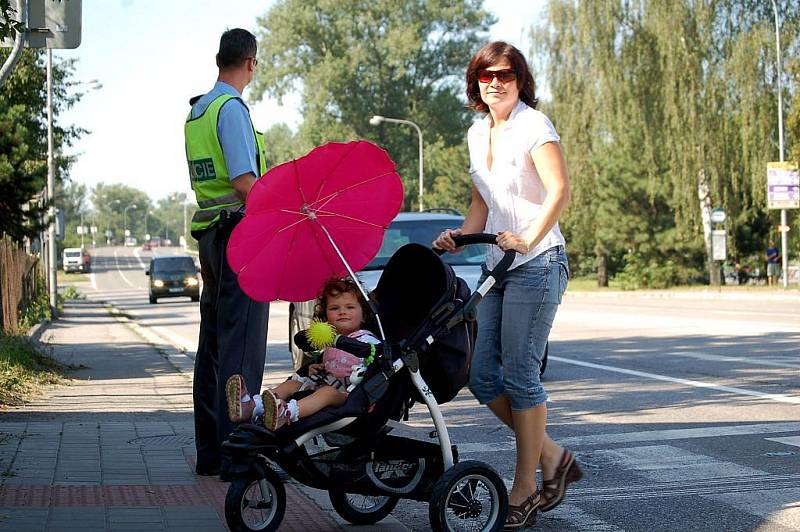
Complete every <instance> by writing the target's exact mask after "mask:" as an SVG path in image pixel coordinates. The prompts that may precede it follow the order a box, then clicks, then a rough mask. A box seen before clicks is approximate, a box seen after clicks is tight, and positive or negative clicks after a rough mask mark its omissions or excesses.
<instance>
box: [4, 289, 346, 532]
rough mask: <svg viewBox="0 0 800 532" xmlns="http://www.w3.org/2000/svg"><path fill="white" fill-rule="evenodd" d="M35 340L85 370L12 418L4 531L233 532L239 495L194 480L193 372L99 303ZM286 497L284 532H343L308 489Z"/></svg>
mask: <svg viewBox="0 0 800 532" xmlns="http://www.w3.org/2000/svg"><path fill="white" fill-rule="evenodd" d="M34 336H35V339H37V340H38V341H39V342H40V343H41V345H42V346H43V348H44V349H45V350H46V351H48V352H50V354H51V355H52V356H53V357H54V358H56V359H57V360H59V361H61V362H64V363H67V364H72V365H73V366H77V367H79V369H77V370H76V371H74V372H72V373H71V377H73V379H75V380H74V381H73V382H72V384H71V385H70V386H58V387H53V388H52V389H48V390H43V392H42V394H41V396H40V397H38V398H37V399H36V400H35V401H33V402H32V403H29V404H27V405H25V406H24V407H20V408H13V409H10V410H7V411H5V412H3V413H2V415H0V531H5V530H9V531H11V530H13V531H20V530H25V531H28V530H41V531H50V530H54V531H55V530H58V531H62V530H66V531H69V530H75V531H78V530H80V531H94V530H97V531H102V530H112V531H137V530H147V531H148V532H156V531H161V530H163V531H176V532H177V531H187V532H188V531H191V532H201V531H220V530H227V527H226V526H225V518H224V500H225V492H226V490H227V487H228V484H227V483H223V482H220V481H219V480H218V479H216V478H209V477H198V476H196V475H195V474H194V472H193V471H194V468H193V465H194V428H193V421H192V394H191V392H192V382H191V373H190V372H188V371H186V369H187V367H186V365H185V364H184V368H183V369H184V371H183V372H181V371H179V370H178V369H177V368H176V366H175V365H174V364H172V363H171V362H170V361H169V360H168V358H167V353H165V352H163V351H161V350H158V349H156V348H155V347H154V346H152V345H151V344H150V343H148V342H147V341H145V340H143V339H142V337H141V336H140V335H138V334H137V333H136V332H135V330H134V328H133V327H131V326H129V325H126V324H125V323H124V322H123V321H121V320H118V319H117V318H115V317H114V316H113V315H112V314H110V313H109V311H108V310H107V309H106V308H105V307H104V306H103V304H102V303H98V302H89V301H69V302H67V303H66V304H65V306H64V313H63V316H62V318H61V319H60V320H58V321H57V322H54V323H50V324H47V325H45V326H43V327H41V328H40V329H39V330H38V331H37V332H36V333H35V335H34ZM170 358H172V357H170ZM286 495H287V508H286V517H285V518H284V520H283V525H282V526H281V530H287V531H291V530H297V531H306V530H320V531H328V530H341V529H342V527H341V526H340V525H339V524H338V523H337V521H336V520H335V519H334V518H333V517H332V515H330V512H326V511H324V510H323V509H322V508H320V506H318V505H317V504H316V503H314V502H313V501H312V500H311V499H310V498H309V497H307V496H306V495H305V494H304V493H303V492H301V491H300V490H298V488H297V485H296V484H293V483H291V482H290V483H287V484H286Z"/></svg>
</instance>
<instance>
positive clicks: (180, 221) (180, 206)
mask: <svg viewBox="0 0 800 532" xmlns="http://www.w3.org/2000/svg"><path fill="white" fill-rule="evenodd" d="M184 205H186V220H185V221H186V232H187V235H186V241H187V243H188V244H189V245H190V246H192V247H193V248H194V247H196V241H195V240H194V239H193V238H192V237H191V234H188V233H189V232H190V231H191V223H192V215H193V214H194V211H195V208H196V207H195V206H194V202H193V201H189V200H188V199H187V196H186V194H185V193H183V192H173V193H172V194H169V195H168V196H167V197H166V198H162V199H160V200H158V201H157V202H156V207H155V208H154V216H155V219H156V223H157V227H156V228H157V229H158V230H159V232H158V233H156V232H154V231H151V233H152V234H154V235H155V234H158V235H159V236H161V237H162V238H165V239H169V240H171V241H172V243H173V244H174V245H176V246H177V245H178V242H179V241H180V237H181V236H183V227H184Z"/></svg>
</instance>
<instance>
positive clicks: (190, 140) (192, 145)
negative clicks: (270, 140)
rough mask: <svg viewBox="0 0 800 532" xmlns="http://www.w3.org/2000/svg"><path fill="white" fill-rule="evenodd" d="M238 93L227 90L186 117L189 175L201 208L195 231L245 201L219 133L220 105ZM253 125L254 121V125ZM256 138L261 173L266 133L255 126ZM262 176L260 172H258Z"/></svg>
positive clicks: (195, 219)
mask: <svg viewBox="0 0 800 532" xmlns="http://www.w3.org/2000/svg"><path fill="white" fill-rule="evenodd" d="M232 99H237V100H240V98H237V97H236V96H232V95H230V94H223V95H221V96H219V97H217V98H216V99H215V100H214V101H212V102H211V103H210V104H209V105H208V107H207V108H206V110H205V111H204V112H203V114H201V115H200V116H198V117H196V118H192V114H191V112H190V113H189V116H188V117H187V119H186V124H185V126H184V134H185V137H186V159H187V162H188V163H189V176H190V178H191V182H192V190H194V193H195V197H196V198H197V205H198V207H199V209H198V210H197V212H195V213H194V216H193V217H192V232H196V231H202V230H204V229H207V228H209V227H211V226H212V225H214V224H215V223H217V221H218V220H219V215H220V213H221V212H222V211H229V212H235V211H238V210H239V209H240V208H241V206H242V201H241V200H240V199H239V195H238V194H236V190H235V189H234V188H233V185H232V184H231V182H230V176H229V175H228V167H227V166H226V165H225V155H224V154H223V152H222V144H220V141H219V135H218V133H217V119H218V118H219V112H220V109H222V106H223V105H225V104H226V103H228V102H229V101H230V100H232ZM252 126H253V123H252V121H251V122H250V127H252ZM253 136H254V137H255V141H256V150H257V151H256V162H257V164H258V169H259V174H260V175H263V174H264V172H266V171H267V164H266V161H265V159H264V136H263V135H262V134H261V133H259V132H257V131H256V130H255V128H253ZM256 177H259V176H256Z"/></svg>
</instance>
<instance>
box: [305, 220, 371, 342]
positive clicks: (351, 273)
mask: <svg viewBox="0 0 800 532" xmlns="http://www.w3.org/2000/svg"><path fill="white" fill-rule="evenodd" d="M317 223H319V222H317ZM319 226H320V227H321V228H322V231H323V232H324V233H325V236H327V237H328V241H329V242H330V243H331V246H333V249H334V251H336V254H337V255H339V259H341V261H342V264H344V267H345V268H347V273H349V274H350V278H351V279H352V280H353V282H355V283H356V286H357V287H358V290H359V291H360V292H361V295H363V296H364V301H366V302H367V303H368V304H369V306H370V307H371V308H372V312H373V313H374V314H375V319H376V320H377V322H378V329H380V334H381V340H383V341H384V342H385V341H386V335H385V334H384V332H383V324H382V323H381V317H380V316H379V315H378V312H377V311H376V310H375V307H373V306H372V301H370V299H369V296H368V295H367V292H366V290H364V287H363V286H361V281H359V280H358V277H356V274H355V273H353V269H352V268H351V267H350V264H349V263H348V262H347V260H345V258H344V255H342V252H341V251H339V246H337V245H336V242H334V241H333V237H331V234H330V233H329V232H328V230H327V229H326V228H325V226H324V225H322V224H319Z"/></svg>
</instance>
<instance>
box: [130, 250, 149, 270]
mask: <svg viewBox="0 0 800 532" xmlns="http://www.w3.org/2000/svg"><path fill="white" fill-rule="evenodd" d="M141 255H142V252H141V248H133V256H134V257H136V260H138V261H139V266H141V267H142V270H146V269H147V267H146V266H145V265H144V261H143V260H142V256H141Z"/></svg>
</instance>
